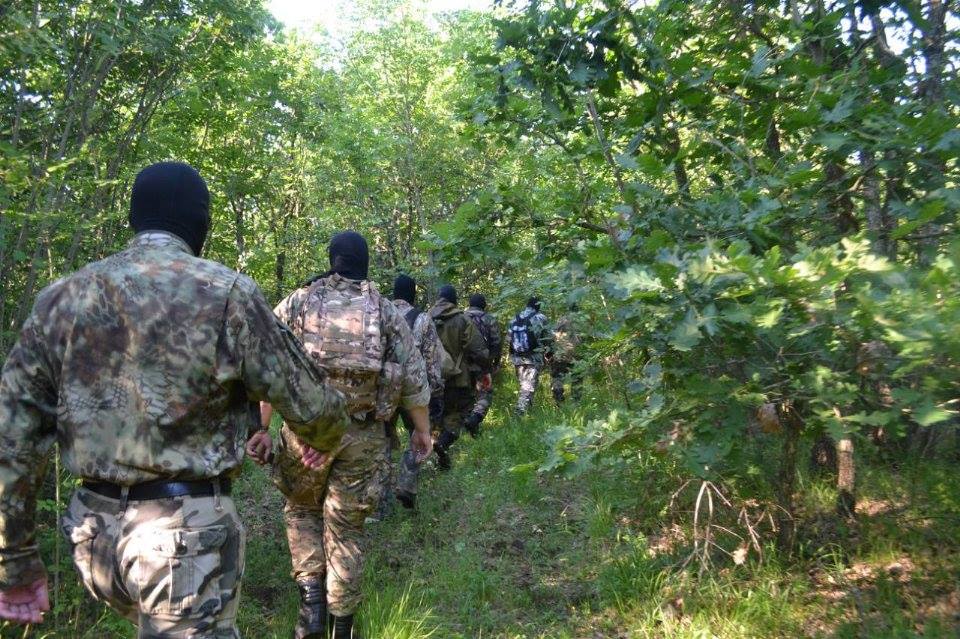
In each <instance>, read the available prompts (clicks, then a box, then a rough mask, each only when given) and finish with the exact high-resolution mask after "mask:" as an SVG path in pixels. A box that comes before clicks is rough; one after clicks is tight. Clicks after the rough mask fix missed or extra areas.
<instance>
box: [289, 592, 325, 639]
mask: <svg viewBox="0 0 960 639" xmlns="http://www.w3.org/2000/svg"><path fill="white" fill-rule="evenodd" d="M297 587H298V588H299V589H300V614H299V616H298V618H297V627H296V628H294V630H293V636H294V639H327V616H328V615H327V589H326V586H325V584H324V582H323V579H322V578H321V579H316V578H314V579H304V580H303V581H298V582H297Z"/></svg>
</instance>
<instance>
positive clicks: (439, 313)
mask: <svg viewBox="0 0 960 639" xmlns="http://www.w3.org/2000/svg"><path fill="white" fill-rule="evenodd" d="M430 317H432V318H433V321H434V324H435V325H436V327H437V335H439V336H440V342H441V343H442V344H443V347H444V348H445V349H446V350H447V353H449V354H450V357H452V358H453V361H455V362H457V363H458V364H459V366H460V371H461V372H460V374H459V375H456V376H455V377H452V378H450V379H448V380H446V384H447V386H448V387H451V388H469V387H471V386H472V385H473V380H471V378H470V371H471V370H482V371H485V370H488V369H489V367H490V363H489V357H490V351H489V350H487V343H486V342H485V341H483V336H482V335H480V331H478V330H477V327H476V326H474V325H473V322H471V321H470V320H469V319H467V316H466V315H464V314H463V311H461V310H460V309H459V308H457V306H456V305H455V304H451V303H450V302H448V301H447V300H445V299H440V300H439V301H437V303H436V304H434V306H433V308H431V309H430Z"/></svg>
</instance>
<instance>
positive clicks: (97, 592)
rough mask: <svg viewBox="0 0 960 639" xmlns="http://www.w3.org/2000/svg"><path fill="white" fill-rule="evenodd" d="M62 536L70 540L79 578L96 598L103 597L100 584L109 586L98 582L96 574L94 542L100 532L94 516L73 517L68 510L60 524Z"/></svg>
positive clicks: (103, 593)
mask: <svg viewBox="0 0 960 639" xmlns="http://www.w3.org/2000/svg"><path fill="white" fill-rule="evenodd" d="M60 528H61V530H62V531H63V534H64V536H65V537H66V538H67V541H69V542H70V548H71V552H72V554H73V563H74V565H75V566H76V568H77V572H79V573H80V580H81V581H82V582H83V585H84V586H85V587H86V589H87V590H89V591H90V593H91V594H92V595H93V596H94V597H96V598H97V599H103V598H104V596H105V594H106V593H105V592H103V590H102V588H101V587H100V586H103V585H106V586H109V581H108V582H107V584H98V583H97V581H98V580H97V578H96V575H97V574H98V571H97V570H96V567H97V564H96V561H95V556H94V554H95V548H94V542H95V541H96V539H97V535H98V534H99V532H100V527H99V525H98V524H97V519H96V517H94V516H92V515H88V516H86V517H84V518H83V519H82V520H80V519H73V518H72V517H71V514H70V512H69V511H68V512H67V513H66V514H65V515H64V517H63V521H62V522H61V525H60Z"/></svg>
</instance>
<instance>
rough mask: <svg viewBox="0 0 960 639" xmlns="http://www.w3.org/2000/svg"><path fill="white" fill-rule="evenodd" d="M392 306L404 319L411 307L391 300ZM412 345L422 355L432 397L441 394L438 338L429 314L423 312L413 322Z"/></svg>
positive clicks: (406, 303)
mask: <svg viewBox="0 0 960 639" xmlns="http://www.w3.org/2000/svg"><path fill="white" fill-rule="evenodd" d="M393 304H394V306H396V307H397V310H398V311H400V315H402V316H404V317H406V315H407V313H409V312H410V309H412V308H413V307H412V306H411V305H410V303H409V302H407V301H406V300H393ZM413 343H414V345H415V346H416V347H417V350H418V351H420V354H421V355H423V362H424V364H425V365H426V367H427V380H429V382H430V393H431V394H432V395H442V394H443V374H442V373H441V372H440V337H439V336H438V335H437V328H436V326H434V325H433V320H431V319H430V313H427V312H423V313H420V314H419V315H417V319H416V320H415V321H414V322H413Z"/></svg>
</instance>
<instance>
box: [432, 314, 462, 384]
mask: <svg viewBox="0 0 960 639" xmlns="http://www.w3.org/2000/svg"><path fill="white" fill-rule="evenodd" d="M433 325H434V326H436V328H437V336H438V337H439V335H440V327H441V326H443V322H442V321H441V320H439V319H437V318H434V320H433ZM437 346H439V347H440V375H441V376H442V377H443V379H444V381H446V380H448V379H452V378H454V377H456V376H458V375H459V374H460V373H462V372H463V370H462V369H461V368H460V358H462V357H463V353H461V354H460V358H458V359H456V360H455V359H453V356H452V355H450V352H449V351H448V350H447V347H446V346H444V345H443V340H442V339H438V340H437Z"/></svg>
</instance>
